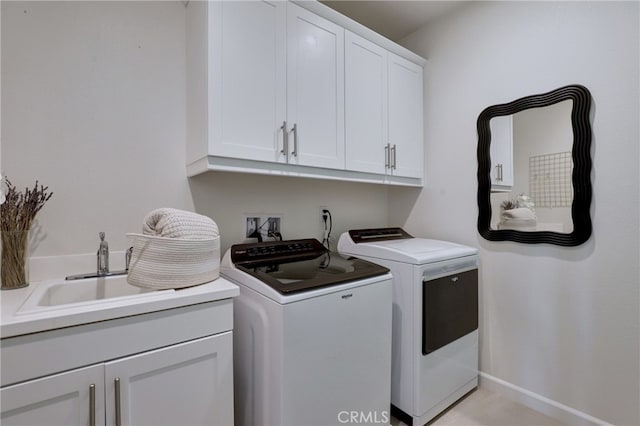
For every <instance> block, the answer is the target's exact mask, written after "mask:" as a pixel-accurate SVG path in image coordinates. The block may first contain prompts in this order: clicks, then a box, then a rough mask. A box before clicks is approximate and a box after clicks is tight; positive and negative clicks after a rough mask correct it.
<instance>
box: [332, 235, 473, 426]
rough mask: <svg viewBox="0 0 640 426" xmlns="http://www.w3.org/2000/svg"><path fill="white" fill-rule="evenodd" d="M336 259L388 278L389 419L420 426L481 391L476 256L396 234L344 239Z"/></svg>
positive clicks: (456, 246) (443, 244)
mask: <svg viewBox="0 0 640 426" xmlns="http://www.w3.org/2000/svg"><path fill="white" fill-rule="evenodd" d="M338 252H339V253H341V254H344V255H351V256H357V257H359V258H361V259H366V260H369V261H371V262H374V263H377V264H379V265H382V266H385V267H387V268H389V269H390V270H391V274H392V275H393V326H392V366H391V404H392V414H394V415H395V416H396V417H398V418H400V419H401V420H403V421H405V422H407V423H409V424H414V425H415V424H418V425H423V424H425V423H426V422H428V421H429V420H431V419H433V418H434V417H435V416H437V415H438V414H440V413H441V412H442V411H444V410H445V409H446V408H447V407H449V406H450V405H451V404H453V403H454V402H456V401H457V400H458V399H460V398H461V397H463V396H464V395H465V394H467V393H468V392H470V391H471V390H473V389H475V388H476V387H477V386H478V269H477V268H478V251H477V249H475V248H472V247H467V246H463V245H460V244H455V243H451V242H447V241H439V240H432V239H425V238H414V237H412V236H411V235H409V234H408V233H406V232H405V231H404V230H402V229H401V228H381V229H360V230H351V231H349V232H345V233H343V234H342V235H341V236H340V239H339V241H338Z"/></svg>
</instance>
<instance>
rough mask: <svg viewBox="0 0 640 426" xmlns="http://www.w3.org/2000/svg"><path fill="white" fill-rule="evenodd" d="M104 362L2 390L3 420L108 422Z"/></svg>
mask: <svg viewBox="0 0 640 426" xmlns="http://www.w3.org/2000/svg"><path fill="white" fill-rule="evenodd" d="M103 374H104V369H103V366H102V364H100V365H94V366H91V367H85V368H80V369H77V370H72V371H68V372H66V373H61V374H55V375H52V376H47V377H43V378H41V379H36V380H31V381H28V382H24V383H20V384H17V385H13V386H7V387H4V388H2V389H1V390H0V401H1V407H2V414H1V416H0V423H1V424H2V425H3V426H10V425H34V426H36V425H38V426H41V425H51V426H53V425H92V424H95V425H104V375H103Z"/></svg>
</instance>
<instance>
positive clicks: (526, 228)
mask: <svg viewBox="0 0 640 426" xmlns="http://www.w3.org/2000/svg"><path fill="white" fill-rule="evenodd" d="M590 102H591V96H590V93H589V91H588V90H587V89H586V88H584V87H583V86H577V85H574V86H566V87H563V88H560V89H557V90H554V91H551V92H549V93H545V94H542V95H533V96H527V97H524V98H521V99H518V100H516V101H513V102H510V103H508V104H501V105H494V106H491V107H489V108H486V109H485V110H484V111H483V112H482V113H481V114H480V116H479V118H478V207H479V215H478V231H479V232H480V234H481V235H482V236H483V237H484V238H486V239H488V240H492V241H502V240H509V241H517V242H525V243H551V244H559V245H567V246H571V245H578V244H581V243H582V242H584V241H586V240H587V239H588V238H589V236H590V234H591V219H590V215H589V208H590V202H591V182H590V172H591V157H590V145H591V127H590V121H589V120H590V117H589V114H590Z"/></svg>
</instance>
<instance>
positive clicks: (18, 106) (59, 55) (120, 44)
mask: <svg viewBox="0 0 640 426" xmlns="http://www.w3.org/2000/svg"><path fill="white" fill-rule="evenodd" d="M1 4H2V65H3V69H2V87H3V92H2V112H3V113H4V116H3V120H2V122H3V124H4V126H3V127H2V150H3V152H2V171H3V173H6V174H7V175H8V176H9V178H10V179H11V180H12V181H13V182H14V183H15V184H16V185H18V187H24V186H30V185H32V184H33V182H34V181H35V180H36V179H38V180H40V182H41V183H44V184H45V185H48V186H49V187H50V189H51V190H52V191H53V192H54V196H53V198H52V199H51V201H50V202H49V203H47V205H46V206H45V207H44V209H43V210H42V211H41V212H40V213H39V214H38V218H37V220H38V222H39V229H38V233H37V234H36V237H37V242H36V243H35V244H34V245H33V246H32V253H31V254H32V256H35V257H43V256H45V257H46V256H61V255H75V254H80V253H87V254H89V256H87V258H88V263H87V265H88V266H87V267H91V268H95V259H94V258H93V257H92V256H93V255H92V253H93V254H95V251H96V250H97V245H98V241H99V240H98V235H97V234H98V232H99V231H106V233H107V239H108V241H109V243H110V248H111V250H112V251H123V250H124V249H125V248H126V247H127V243H128V242H127V240H126V238H125V237H124V234H125V233H127V232H140V230H141V224H142V220H143V218H144V216H145V214H146V213H147V212H149V211H150V210H152V209H154V208H157V207H165V206H166V207H176V208H182V209H187V210H193V209H195V210H196V211H198V212H200V213H202V214H206V215H209V216H211V217H212V218H213V219H214V220H215V221H216V222H217V223H218V225H219V227H220V230H221V234H222V249H223V250H225V249H226V248H227V247H228V246H229V245H231V244H233V243H236V242H240V241H241V240H242V236H243V235H242V231H243V229H244V228H243V227H242V223H241V220H242V219H241V216H242V214H243V213H280V214H283V215H284V219H283V221H284V223H283V231H284V236H285V238H306V237H318V238H320V237H321V236H322V234H321V220H320V210H319V209H320V206H328V207H329V208H330V209H331V212H332V215H333V218H334V230H333V234H332V235H334V236H335V237H336V238H337V236H338V235H339V233H340V232H341V231H344V230H347V229H349V228H351V227H357V226H360V225H362V226H386V225H387V218H388V208H387V189H386V188H385V187H384V186H375V185H365V184H347V183H335V182H332V183H330V182H324V181H316V180H303V179H282V178H277V177H263V176H249V175H240V174H225V173H215V174H210V175H207V176H201V177H197V178H194V179H191V180H190V179H188V178H187V177H186V170H185V125H186V124H185V123H186V119H185V114H186V112H185V30H186V28H185V14H186V12H185V8H184V5H183V2H179V1H175V2H172V1H171V2H166V1H159V2H149V1H142V2H129V1H127V2H94V1H86V2H82V1H81V2H49V1H46V2H32V1H26V2H5V1H3V2H2V3H1ZM32 234H33V233H32ZM120 257H122V256H121V255H120V254H119V255H118V256H117V259H113V258H112V261H113V262H116V261H119V260H121V259H120ZM113 262H112V265H113ZM79 272H84V271H79V270H69V271H65V273H68V274H71V273H79ZM37 275H38V276H41V275H42V274H40V273H38V274H37ZM32 277H33V275H32Z"/></svg>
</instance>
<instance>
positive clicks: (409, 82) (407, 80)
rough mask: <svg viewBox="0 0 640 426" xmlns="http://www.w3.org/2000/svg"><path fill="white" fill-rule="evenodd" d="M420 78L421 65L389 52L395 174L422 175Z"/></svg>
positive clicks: (391, 133)
mask: <svg viewBox="0 0 640 426" xmlns="http://www.w3.org/2000/svg"><path fill="white" fill-rule="evenodd" d="M422 79H423V76H422V67H421V66H419V65H416V64H414V63H412V62H409V61H407V60H405V59H403V58H401V57H399V56H397V55H395V54H392V53H389V143H390V144H391V146H392V153H391V157H392V174H394V175H397V176H403V177H414V178H421V177H422V171H423V164H424V159H423V157H422V155H423V144H424V138H423V128H422V120H423V112H422V109H423V105H422V96H423V92H422Z"/></svg>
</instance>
